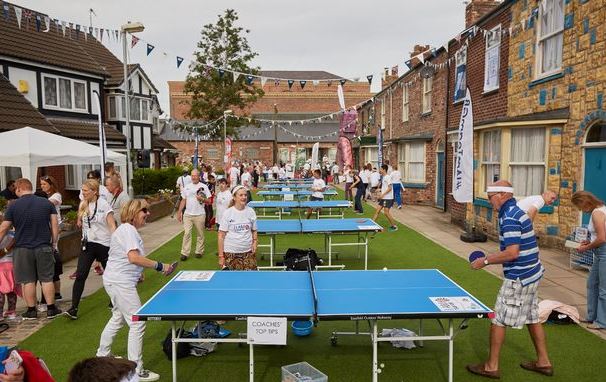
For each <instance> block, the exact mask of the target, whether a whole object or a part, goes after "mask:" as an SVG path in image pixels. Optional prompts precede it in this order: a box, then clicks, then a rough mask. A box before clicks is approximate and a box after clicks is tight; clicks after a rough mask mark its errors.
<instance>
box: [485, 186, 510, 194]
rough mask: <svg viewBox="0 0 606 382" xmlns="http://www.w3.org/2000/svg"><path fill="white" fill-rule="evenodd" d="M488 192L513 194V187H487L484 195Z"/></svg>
mask: <svg viewBox="0 0 606 382" xmlns="http://www.w3.org/2000/svg"><path fill="white" fill-rule="evenodd" d="M488 192H508V193H510V194H513V187H507V186H488V187H486V193H488Z"/></svg>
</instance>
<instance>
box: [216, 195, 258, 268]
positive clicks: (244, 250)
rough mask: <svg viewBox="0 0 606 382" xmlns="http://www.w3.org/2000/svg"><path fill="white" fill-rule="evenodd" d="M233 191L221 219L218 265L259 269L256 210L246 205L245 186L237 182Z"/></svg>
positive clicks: (221, 266)
mask: <svg viewBox="0 0 606 382" xmlns="http://www.w3.org/2000/svg"><path fill="white" fill-rule="evenodd" d="M231 193H232V196H233V199H232V201H231V202H230V204H229V208H228V209H227V210H225V212H223V214H222V215H221V221H220V222H219V235H218V245H217V247H218V252H219V267H220V268H222V269H223V268H228V269H231V270H256V269H257V258H256V253H257V214H256V213H255V211H254V210H253V209H252V208H250V207H248V206H247V205H246V201H247V198H248V196H247V190H246V187H244V186H236V187H234V188H233V190H232V192H231Z"/></svg>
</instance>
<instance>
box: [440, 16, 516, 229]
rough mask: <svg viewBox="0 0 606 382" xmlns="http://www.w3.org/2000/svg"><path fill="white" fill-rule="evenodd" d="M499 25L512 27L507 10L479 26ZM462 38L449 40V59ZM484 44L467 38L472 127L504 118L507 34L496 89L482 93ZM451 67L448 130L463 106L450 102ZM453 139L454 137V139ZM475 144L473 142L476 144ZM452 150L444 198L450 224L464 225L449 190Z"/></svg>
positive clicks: (451, 92)
mask: <svg viewBox="0 0 606 382" xmlns="http://www.w3.org/2000/svg"><path fill="white" fill-rule="evenodd" d="M499 24H501V30H505V31H506V30H508V29H509V26H510V24H511V12H510V8H509V7H505V8H504V9H503V10H501V11H500V12H499V13H498V14H495V15H494V16H492V17H491V18H489V19H487V20H485V22H484V23H482V24H480V25H478V26H479V27H480V28H482V29H486V30H490V29H492V28H494V27H496V26H497V25H499ZM465 37H466V36H463V38H462V39H461V41H460V42H456V41H452V42H451V43H450V45H449V49H448V51H449V56H450V57H455V54H456V52H457V51H458V50H459V49H460V47H461V44H462V43H463V42H464V41H465ZM485 44H486V42H485V39H484V37H483V35H482V33H481V32H479V35H477V36H475V37H474V38H472V39H470V41H469V46H468V47H467V87H468V88H469V90H470V92H471V100H472V102H473V118H474V126H478V125H481V124H483V123H487V122H490V121H495V120H498V119H500V118H504V117H506V116H507V84H508V77H507V73H508V56H509V35H508V34H505V35H502V36H501V47H500V52H499V59H500V64H499V89H498V90H495V91H492V92H489V93H486V94H484V65H485V53H486V45H485ZM454 60H455V59H454V58H453V62H452V64H451V65H450V81H449V86H448V89H449V93H448V102H450V105H449V107H448V128H449V129H456V128H457V127H458V124H459V119H460V117H461V109H462V103H461V102H457V103H453V98H454V87H455V71H456V63H455V61H454ZM454 139H455V140H456V136H455V137H454ZM477 143H478V142H476V144H477ZM453 149H454V147H453V146H452V145H451V144H447V145H446V150H447V155H446V157H447V158H448V160H447V167H446V174H447V178H446V189H447V190H448V192H449V195H448V197H447V203H446V206H447V210H448V211H450V213H451V219H452V221H453V223H456V224H459V225H464V222H465V215H466V209H465V205H464V204H460V203H457V202H456V201H455V200H454V198H453V197H452V195H450V190H451V189H452V170H453V166H454V152H453Z"/></svg>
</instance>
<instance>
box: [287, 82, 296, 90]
mask: <svg viewBox="0 0 606 382" xmlns="http://www.w3.org/2000/svg"><path fill="white" fill-rule="evenodd" d="M294 83H295V80H288V89H289V90H290V88H292V85H293V84H294Z"/></svg>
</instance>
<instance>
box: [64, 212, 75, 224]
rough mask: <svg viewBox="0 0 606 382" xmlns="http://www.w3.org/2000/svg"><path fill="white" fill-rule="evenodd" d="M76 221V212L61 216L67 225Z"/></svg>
mask: <svg viewBox="0 0 606 382" xmlns="http://www.w3.org/2000/svg"><path fill="white" fill-rule="evenodd" d="M76 219H78V211H69V212H68V213H66V214H65V216H63V220H65V221H66V222H69V223H73V222H75V221H76Z"/></svg>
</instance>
